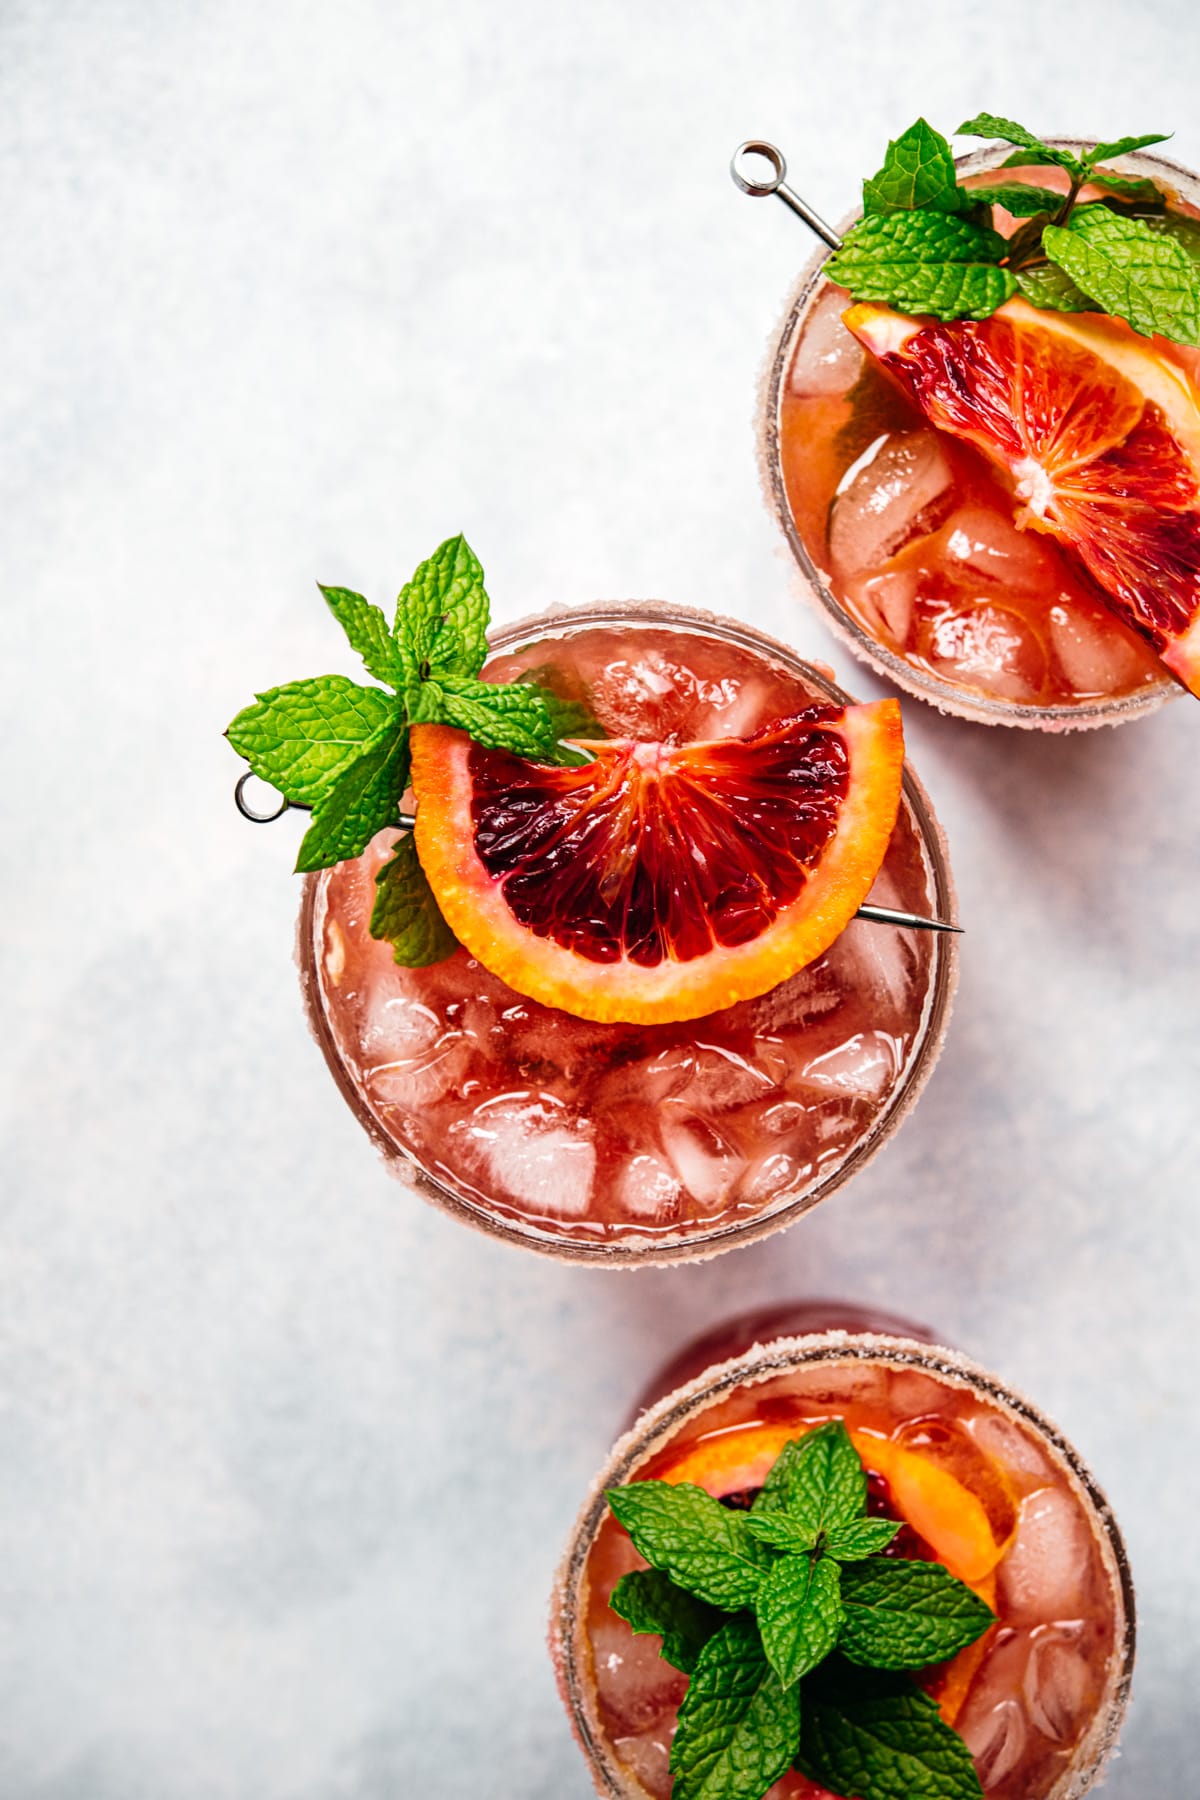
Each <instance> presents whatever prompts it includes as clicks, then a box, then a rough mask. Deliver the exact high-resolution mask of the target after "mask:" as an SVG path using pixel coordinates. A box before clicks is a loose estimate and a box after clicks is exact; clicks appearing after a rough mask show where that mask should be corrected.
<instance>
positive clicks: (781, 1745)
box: [671, 1618, 800, 1800]
mask: <svg viewBox="0 0 1200 1800" xmlns="http://www.w3.org/2000/svg"><path fill="white" fill-rule="evenodd" d="M799 1737H800V1689H799V1688H798V1687H797V1686H795V1685H794V1684H793V1685H792V1686H790V1687H788V1686H785V1685H784V1684H783V1683H782V1682H781V1681H780V1679H779V1677H778V1675H776V1673H775V1671H774V1670H773V1669H772V1668H771V1665H770V1664H769V1662H768V1661H767V1658H766V1656H765V1655H764V1654H763V1647H762V1642H761V1640H760V1638H759V1635H758V1632H757V1630H756V1629H755V1626H754V1623H753V1621H752V1620H750V1619H744V1618H735V1619H731V1620H730V1621H729V1623H728V1624H727V1625H724V1626H722V1628H721V1630H720V1631H718V1632H717V1633H716V1635H715V1636H714V1637H711V1638H710V1639H709V1641H708V1643H707V1644H705V1646H704V1648H703V1650H702V1651H701V1652H700V1655H699V1657H698V1659H697V1661H696V1667H695V1670H694V1672H693V1674H692V1678H691V1680H690V1681H689V1683H688V1691H687V1693H686V1694H685V1695H684V1697H683V1702H682V1704H681V1706H680V1708H679V1723H678V1726H677V1729H676V1732H675V1737H674V1740H673V1742H672V1744H671V1774H672V1775H673V1776H674V1778H675V1779H674V1783H673V1785H672V1788H671V1800H761V1797H762V1795H763V1794H765V1793H766V1792H767V1790H768V1789H769V1788H771V1787H774V1785H775V1783H776V1782H777V1781H778V1780H779V1778H780V1776H781V1775H784V1774H786V1772H787V1770H788V1768H789V1766H790V1765H791V1763H792V1761H793V1759H794V1757H795V1755H796V1745H797V1743H798V1741H799Z"/></svg>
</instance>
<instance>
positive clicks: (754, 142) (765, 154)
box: [729, 138, 842, 250]
mask: <svg viewBox="0 0 1200 1800" xmlns="http://www.w3.org/2000/svg"><path fill="white" fill-rule="evenodd" d="M755 159H758V161H760V162H765V163H768V164H769V165H770V169H771V173H770V174H769V175H768V176H766V177H765V178H764V177H763V176H762V175H761V174H759V175H755V174H753V173H752V172H751V171H752V170H753V168H754V163H755ZM729 173H730V174H731V175H732V176H733V179H734V183H735V185H736V186H737V187H740V188H741V190H742V192H743V194H749V195H750V196H751V198H752V199H754V200H764V199H765V198H766V196H767V195H768V194H774V195H775V197H776V198H777V199H779V200H782V201H783V204H784V205H785V206H790V207H791V209H792V211H793V212H794V213H796V214H797V215H798V217H799V218H801V219H803V220H804V223H805V224H806V225H807V226H808V229H809V230H810V231H815V232H816V234H817V236H818V237H819V238H822V239H823V240H824V242H825V243H827V244H828V245H829V248H830V249H831V250H840V249H841V247H842V240H841V238H840V237H839V236H838V234H837V232H836V231H835V230H834V229H833V226H832V225H827V224H826V223H825V221H824V219H823V218H822V217H821V215H820V213H819V212H814V210H813V208H812V207H811V206H810V205H809V204H808V201H807V200H802V199H801V198H800V196H799V194H797V193H796V192H795V191H794V190H793V189H792V188H790V187H789V186H788V185H787V179H786V178H787V164H786V162H785V161H784V160H783V151H782V150H777V149H776V148H775V145H774V144H767V143H763V142H762V141H761V139H758V138H750V139H749V140H748V141H747V142H746V143H744V144H739V145H738V147H737V149H736V150H735V151H734V153H733V157H732V160H731V161H730V164H729Z"/></svg>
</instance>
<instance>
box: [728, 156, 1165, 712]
mask: <svg viewBox="0 0 1200 1800" xmlns="http://www.w3.org/2000/svg"><path fill="white" fill-rule="evenodd" d="M1004 154H1006V153H1005V152H1002V151H994V150H989V151H983V152H981V153H979V154H978V155H976V156H972V157H970V158H966V159H963V160H962V161H960V164H959V167H960V169H966V170H978V171H985V170H993V169H995V168H996V165H997V164H998V163H999V162H1000V161H1002V160H1003V156H1004ZM1127 162H1128V167H1129V168H1130V170H1131V171H1132V170H1134V169H1135V168H1136V170H1137V171H1138V172H1141V173H1145V174H1146V175H1150V176H1154V177H1155V178H1156V179H1157V180H1158V181H1159V182H1160V184H1161V185H1162V186H1163V187H1164V188H1166V189H1168V190H1170V191H1171V192H1172V193H1175V194H1179V193H1180V192H1182V194H1183V195H1184V196H1185V197H1186V198H1187V199H1189V200H1190V199H1191V198H1194V197H1196V194H1197V183H1196V180H1195V178H1194V177H1192V176H1190V175H1188V174H1187V172H1186V171H1184V170H1179V169H1176V168H1175V167H1174V165H1172V164H1169V163H1165V162H1163V161H1162V159H1160V158H1157V157H1130V158H1128V159H1127ZM1123 166H1124V165H1123ZM996 178H997V177H996V176H994V175H992V174H984V173H980V174H978V175H977V176H976V177H975V179H974V180H973V181H972V183H971V185H975V186H979V187H981V188H986V186H987V185H988V184H989V183H990V182H991V181H993V180H995V179H996ZM1000 178H1001V179H1003V180H1005V181H1012V180H1014V179H1015V180H1018V181H1020V180H1025V181H1028V182H1032V183H1033V184H1035V185H1037V186H1040V187H1058V188H1061V189H1065V186H1066V181H1067V177H1066V175H1065V172H1064V171H1062V170H1058V169H1029V170H1020V169H1016V170H1014V169H1006V170H1004V171H1003V175H1002V177H1000ZM1085 197H1086V198H1098V197H1099V195H1098V191H1097V192H1096V193H1090V192H1089V191H1088V190H1085ZM1180 210H1185V211H1189V212H1190V211H1193V210H1194V208H1193V207H1191V206H1190V205H1187V204H1184V202H1183V201H1181V202H1180ZM996 222H997V229H999V230H1003V231H1005V232H1006V233H1007V232H1008V231H1010V230H1011V229H1012V224H1013V221H1011V220H1010V219H1009V215H1008V214H1007V213H1005V212H1003V211H1002V210H1001V209H999V208H997V210H996ZM822 260H823V259H822ZM849 304H850V296H849V295H848V294H847V293H846V291H845V290H844V289H843V288H839V287H836V286H835V285H834V284H833V283H832V282H829V281H826V280H824V279H823V278H822V276H821V275H820V265H819V264H818V265H817V266H816V268H815V269H814V270H812V271H810V272H809V274H808V275H807V276H806V277H805V281H804V284H803V286H802V288H801V292H800V295H799V297H798V298H797V300H796V302H795V304H794V305H793V307H792V308H791V311H790V313H789V317H788V319H787V322H786V324H785V326H784V329H783V333H782V336H781V339H780V342H779V346H778V349H777V351H776V353H775V357H774V363H773V367H772V370H771V374H770V379H769V384H768V395H767V407H766V417H765V420H764V424H763V432H764V445H763V454H764V468H765V474H766V480H767V484H768V489H769V492H770V495H771V499H772V503H773V504H774V506H775V507H776V510H777V511H778V513H779V516H780V522H781V524H782V525H783V527H784V530H785V532H786V534H787V536H788V538H789V541H790V543H791V545H792V548H793V550H794V551H795V553H796V555H797V557H798V560H799V561H800V563H801V566H802V568H803V569H804V571H805V573H806V575H807V576H808V577H809V578H810V580H811V581H812V583H813V584H814V586H815V588H816V590H817V597H818V598H819V599H820V600H821V601H822V603H823V604H824V606H825V608H826V612H827V614H828V616H829V617H830V619H831V621H832V622H833V624H834V626H835V629H837V630H838V631H839V634H840V635H842V636H844V637H845V638H846V640H847V641H848V642H849V643H850V645H851V648H853V649H854V650H855V651H856V652H857V653H858V654H859V655H863V656H865V657H866V659H867V660H868V661H869V662H871V663H873V664H874V666H875V667H876V668H878V669H880V670H881V672H883V673H886V674H888V675H890V676H891V677H892V678H893V679H895V680H896V681H898V682H899V683H901V685H903V686H904V687H907V688H908V689H910V690H911V691H912V692H914V693H918V694H920V695H922V696H923V697H924V698H927V699H932V700H934V701H935V702H936V704H937V705H939V706H941V707H943V708H944V709H945V710H947V711H950V712H959V713H962V714H963V715H964V716H966V717H969V718H975V719H982V720H989V721H992V722H1005V723H1010V724H1023V725H1034V726H1043V727H1058V728H1066V727H1069V726H1081V725H1094V724H1101V723H1105V722H1110V723H1111V722H1116V721H1119V720H1121V719H1125V718H1129V717H1134V716H1136V715H1138V714H1140V713H1142V712H1145V711H1147V710H1149V709H1150V708H1151V707H1153V706H1155V705H1157V704H1159V703H1160V702H1161V701H1162V700H1163V699H1165V698H1167V697H1168V696H1169V695H1171V694H1172V693H1174V692H1176V691H1177V689H1176V686H1175V683H1174V682H1173V681H1172V680H1171V678H1170V677H1169V676H1168V675H1167V673H1166V671H1165V670H1164V668H1163V666H1162V664H1161V663H1160V662H1159V660H1158V658H1157V657H1156V656H1155V655H1154V654H1153V652H1152V651H1151V650H1150V649H1149V647H1148V646H1147V645H1146V644H1144V643H1143V642H1142V640H1141V639H1140V638H1138V637H1137V636H1136V635H1135V634H1134V633H1133V632H1131V631H1130V630H1128V628H1127V627H1126V626H1125V625H1124V624H1122V623H1121V621H1120V620H1119V619H1117V618H1116V617H1115V616H1114V615H1113V614H1112V613H1111V612H1109V611H1108V609H1107V608H1106V607H1105V606H1104V604H1103V603H1102V601H1101V600H1099V599H1098V598H1097V597H1096V595H1095V593H1094V592H1093V590H1092V589H1091V588H1090V586H1089V585H1088V582H1087V578H1086V576H1084V575H1083V574H1082V572H1081V571H1080V569H1079V568H1078V567H1077V565H1076V564H1075V563H1074V562H1073V560H1072V558H1071V557H1070V556H1069V554H1068V553H1066V552H1065V551H1063V550H1060V549H1059V547H1058V545H1057V543H1056V542H1055V540H1054V539H1053V538H1051V537H1049V536H1047V535H1045V534H1043V533H1039V532H1037V531H1033V530H1019V529H1018V528H1017V526H1016V524H1015V523H1014V515H1015V512H1016V503H1015V502H1014V500H1013V497H1012V495H1011V494H1010V492H1009V491H1008V490H1007V489H1006V487H1005V486H1004V485H1003V483H1002V481H1001V480H1000V479H999V477H998V476H997V474H996V473H995V471H993V470H992V469H991V467H990V466H989V465H988V463H987V462H986V460H985V459H984V457H983V456H982V455H981V454H980V453H979V452H978V451H976V450H974V449H973V448H972V447H971V446H969V445H966V444H963V443H961V442H959V441H957V440H956V439H954V438H952V437H950V436H949V435H948V434H947V433H944V432H940V431H937V430H935V429H934V428H933V427H931V426H930V425H928V424H927V423H926V422H925V420H924V419H923V417H922V415H921V413H920V411H919V409H918V408H917V407H916V406H915V405H914V403H913V402H912V401H911V400H910V399H908V397H907V396H905V395H903V394H902V393H901V392H900V390H899V389H898V387H897V386H896V385H895V384H894V383H893V382H892V381H891V380H890V379H889V377H888V376H886V375H885V374H883V372H882V371H881V370H880V369H879V368H878V367H877V366H876V365H875V364H874V363H873V362H872V361H871V359H870V358H869V357H868V356H867V355H866V353H865V352H864V351H863V350H862V348H861V347H860V345H859V344H858V343H857V341H856V340H855V339H854V338H853V337H852V336H851V334H850V333H849V332H848V331H847V330H846V328H845V326H844V325H843V324H842V322H841V315H842V313H843V311H844V310H845V308H846V307H847V306H848V305H849ZM1160 344H1161V347H1162V348H1163V349H1164V351H1165V352H1166V353H1167V354H1169V355H1172V356H1175V357H1177V358H1178V360H1180V361H1181V362H1182V363H1184V364H1185V365H1186V366H1188V367H1189V368H1191V369H1192V371H1193V373H1194V370H1195V365H1196V364H1197V363H1198V362H1200V359H1198V358H1197V357H1196V354H1195V353H1194V352H1190V351H1187V350H1184V349H1182V348H1180V347H1179V346H1174V347H1171V346H1168V345H1167V344H1166V343H1165V340H1160Z"/></svg>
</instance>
